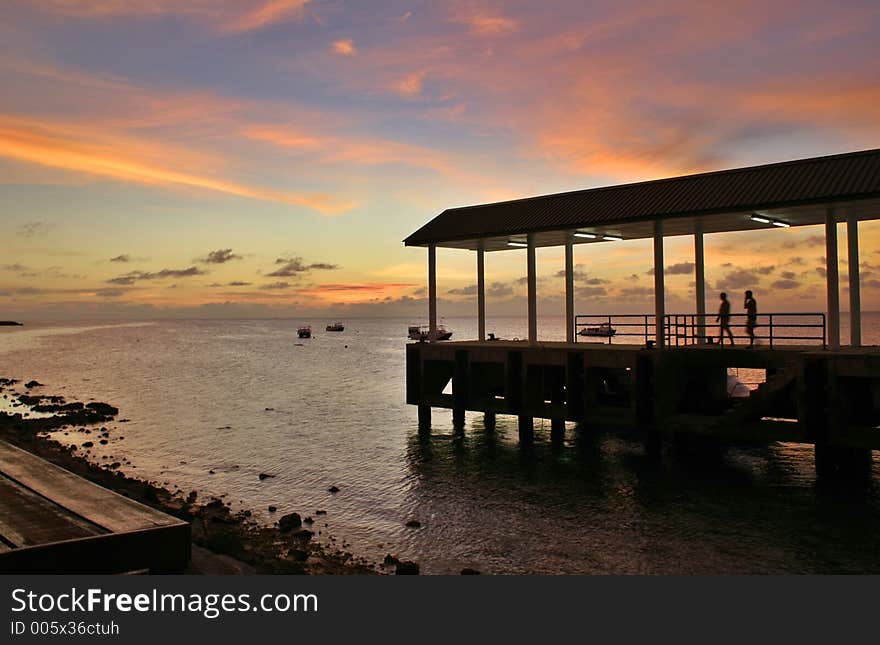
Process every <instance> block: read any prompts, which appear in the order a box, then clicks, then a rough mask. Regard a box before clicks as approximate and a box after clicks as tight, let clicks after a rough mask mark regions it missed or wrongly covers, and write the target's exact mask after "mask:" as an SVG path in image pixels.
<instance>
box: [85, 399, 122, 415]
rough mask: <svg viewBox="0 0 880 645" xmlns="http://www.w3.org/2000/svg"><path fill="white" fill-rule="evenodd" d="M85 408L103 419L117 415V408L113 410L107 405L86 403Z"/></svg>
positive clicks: (96, 402) (95, 402) (93, 402)
mask: <svg viewBox="0 0 880 645" xmlns="http://www.w3.org/2000/svg"><path fill="white" fill-rule="evenodd" d="M86 407H87V408H89V409H90V410H94V411H95V412H97V413H98V414H101V415H103V416H105V417H115V416H116V415H117V414H119V408H114V407H113V406H112V405H110V404H109V403H101V402H99V401H92V402H91V403H87V404H86Z"/></svg>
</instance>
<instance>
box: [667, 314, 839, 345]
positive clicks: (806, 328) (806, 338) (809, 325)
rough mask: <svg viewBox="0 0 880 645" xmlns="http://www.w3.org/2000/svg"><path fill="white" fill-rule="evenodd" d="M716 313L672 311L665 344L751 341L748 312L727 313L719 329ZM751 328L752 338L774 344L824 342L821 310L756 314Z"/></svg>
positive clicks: (669, 316) (824, 334)
mask: <svg viewBox="0 0 880 645" xmlns="http://www.w3.org/2000/svg"><path fill="white" fill-rule="evenodd" d="M716 318H717V314H671V315H668V316H666V319H665V324H664V328H665V330H666V331H665V333H666V344H667V345H671V346H674V347H679V346H681V345H695V344H703V343H705V344H712V343H719V344H728V343H730V341H731V337H732V338H733V340H734V341H736V342H740V341H746V342H748V341H751V337H750V336H749V334H748V331H747V330H748V314H730V323H729V325H728V329H729V330H730V334H728V333H727V331H726V330H722V329H721V326H720V323H719V322H717V321H716ZM756 323H757V324H756V325H755V327H754V328H753V332H754V334H755V342H756V343H757V344H761V345H768V346H770V347H773V346H774V344H775V345H780V344H782V345H791V344H801V345H812V344H820V345H822V347H823V348H824V347H825V344H826V341H825V339H826V325H825V314H824V313H803V312H801V313H766V314H758V315H757V318H756Z"/></svg>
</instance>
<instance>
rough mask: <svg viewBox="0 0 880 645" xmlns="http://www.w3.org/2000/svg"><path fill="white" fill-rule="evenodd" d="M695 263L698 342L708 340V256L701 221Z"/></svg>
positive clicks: (695, 246) (698, 227) (695, 235)
mask: <svg viewBox="0 0 880 645" xmlns="http://www.w3.org/2000/svg"><path fill="white" fill-rule="evenodd" d="M694 265H695V267H694V274H695V275H694V277H695V278H696V285H695V288H694V299H695V300H696V302H695V304H696V312H697V330H696V331H697V342H698V343H703V342H705V340H706V258H705V255H704V253H703V226H702V224H701V223H700V222H697V224H696V230H695V231H694Z"/></svg>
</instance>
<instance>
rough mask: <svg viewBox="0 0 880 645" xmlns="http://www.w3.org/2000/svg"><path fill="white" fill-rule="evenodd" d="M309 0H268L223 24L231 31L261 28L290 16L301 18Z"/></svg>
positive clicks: (287, 18)
mask: <svg viewBox="0 0 880 645" xmlns="http://www.w3.org/2000/svg"><path fill="white" fill-rule="evenodd" d="M310 1H311V0H269V1H268V2H266V3H264V4H263V5H262V6H261V7H259V8H258V9H255V10H254V11H250V12H248V13H245V14H243V15H241V16H238V17H236V18H235V19H233V20H231V21H229V22H227V23H225V24H224V28H225V29H226V30H227V31H231V32H238V33H240V32H245V31H254V30H256V29H262V28H263V27H266V26H268V25H270V24H272V23H276V22H280V21H282V20H289V19H291V18H301V17H302V10H303V8H304V7H305V6H306V5H307V4H308V3H309V2H310Z"/></svg>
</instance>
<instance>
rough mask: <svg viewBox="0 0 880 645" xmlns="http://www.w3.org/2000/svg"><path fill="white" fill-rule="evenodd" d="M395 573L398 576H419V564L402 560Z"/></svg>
mask: <svg viewBox="0 0 880 645" xmlns="http://www.w3.org/2000/svg"><path fill="white" fill-rule="evenodd" d="M394 573H395V575H398V576H417V575H419V563H418V562H412V561H411V560H401V561H400V562H398V563H397V567H396V568H395V570H394Z"/></svg>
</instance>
